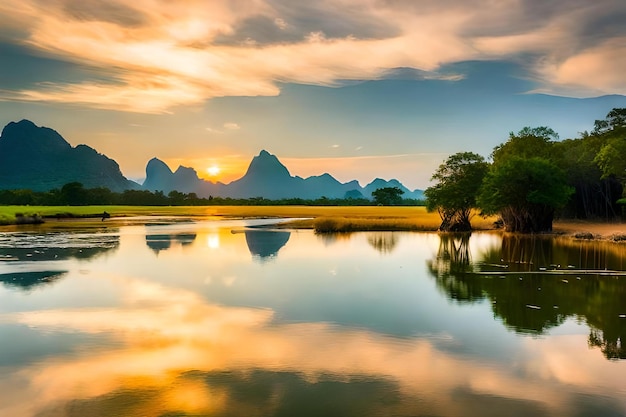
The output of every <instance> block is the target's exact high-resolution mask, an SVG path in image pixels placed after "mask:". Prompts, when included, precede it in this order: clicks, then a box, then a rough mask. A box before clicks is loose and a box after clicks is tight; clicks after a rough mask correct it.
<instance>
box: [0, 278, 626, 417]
mask: <svg viewBox="0 0 626 417" xmlns="http://www.w3.org/2000/svg"><path fill="white" fill-rule="evenodd" d="M124 283H125V288H126V291H127V294H126V295H125V297H124V301H123V302H122V304H121V305H120V306H119V307H118V308H117V309H115V310H111V309H108V308H100V309H98V308H94V309H89V310H87V311H73V310H71V309H70V310H68V309H50V310H46V311H39V312H26V313H21V314H16V315H13V316H8V317H7V316H6V315H5V317H3V318H4V319H7V318H12V319H13V320H14V321H15V322H17V323H21V324H24V325H27V326H29V327H31V328H36V329H41V331H47V332H50V331H58V329H65V331H69V332H81V333H87V334H107V335H109V337H111V338H112V339H114V340H117V341H118V342H117V343H115V344H113V345H112V346H106V348H104V347H103V346H102V345H101V344H100V345H97V346H92V347H91V348H90V349H78V350H77V351H76V352H75V353H74V354H73V355H71V356H55V357H51V358H49V359H41V360H39V361H37V363H33V364H32V365H30V366H26V367H21V368H19V372H18V373H15V374H13V373H8V374H7V373H6V372H5V374H4V376H3V380H2V384H0V386H1V387H2V389H3V394H4V395H5V398H8V399H10V401H8V402H6V403H5V405H4V406H3V407H4V408H2V411H4V412H5V413H7V414H6V415H12V416H20V417H21V416H27V415H58V412H59V410H63V413H62V414H61V415H64V416H85V415H124V416H128V417H134V416H144V415H210V416H226V415H250V416H281V415H338V416H375V415H397V416H415V415H421V416H428V415H455V416H474V415H481V416H484V415H493V416H500V415H510V410H511V408H514V409H515V410H516V413H518V414H519V415H572V414H571V413H570V411H569V410H570V407H571V405H572V404H576V407H575V408H576V412H577V414H576V415H581V414H580V412H583V414H582V415H587V414H588V413H589V412H591V411H592V410H596V411H600V412H601V414H602V415H622V414H621V413H622V412H623V411H624V410H623V408H622V406H621V405H620V403H619V402H617V401H615V400H612V399H610V398H609V399H607V398H606V397H603V396H602V390H610V389H611V387H616V386H619V384H620V382H621V379H622V375H621V374H619V373H616V372H609V368H608V362H606V361H603V362H598V361H597V360H593V358H587V360H585V361H582V363H581V352H580V351H576V350H571V349H563V348H562V346H563V345H562V344H561V343H559V341H558V340H553V341H552V342H551V343H548V341H538V340H537V341H534V342H531V344H530V345H529V350H530V351H531V352H530V353H532V352H533V351H534V354H536V355H537V356H538V355H543V356H545V357H544V358H543V359H544V360H545V362H546V363H559V364H560V366H559V367H558V368H555V369H551V368H550V367H547V368H545V369H533V367H532V365H531V364H527V365H525V367H522V368H519V367H511V366H508V365H507V366H500V367H484V366H482V364H481V363H480V362H479V361H478V362H470V361H467V360H466V359H465V358H464V357H463V356H459V355H454V354H450V353H446V352H445V351H442V350H440V349H438V348H437V347H436V345H435V344H434V343H432V341H430V340H428V339H425V338H411V339H405V340H402V339H395V338H390V337H385V336H384V335H381V334H377V333H375V332H371V331H367V330H365V329H351V328H342V327H338V326H333V325H331V324H327V323H282V324H281V323H276V322H274V320H273V316H274V314H273V312H272V311H270V310H263V309H253V308H241V307H225V306H219V305H215V304H211V303H207V302H206V301H205V300H203V299H202V297H199V296H198V295H196V294H194V293H191V292H188V291H185V290H180V289H175V288H172V287H164V286H160V285H155V284H151V283H148V282H143V281H139V280H131V281H128V280H124ZM555 342H556V343H555ZM538 343H541V346H539V345H538ZM565 346H567V344H565ZM561 367H565V370H566V369H574V368H575V369H576V372H575V374H568V373H567V372H563V371H564V370H563V369H562V368H561ZM9 369H10V368H9ZM85 370H89V372H85ZM93 375H97V376H98V377H97V378H94V377H93ZM581 376H582V378H581ZM591 381H592V382H593V386H595V387H600V388H599V389H600V391H599V392H594V391H589V390H588V386H589V384H590V382H591ZM563 383H566V384H569V385H572V386H574V387H575V388H576V389H580V390H582V392H584V393H585V394H584V396H585V400H584V401H581V402H580V404H577V402H578V401H580V399H579V398H577V394H573V393H571V392H569V391H567V392H564V391H563V389H562V388H561V384H563ZM34 393H37V395H34ZM452 397H454V398H455V401H450V398H452ZM585 413H587V414H585Z"/></svg>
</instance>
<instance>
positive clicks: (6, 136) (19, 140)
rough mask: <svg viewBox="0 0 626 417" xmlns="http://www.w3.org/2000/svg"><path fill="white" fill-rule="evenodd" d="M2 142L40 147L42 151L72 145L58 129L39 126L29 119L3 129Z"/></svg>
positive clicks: (55, 149) (22, 146)
mask: <svg viewBox="0 0 626 417" xmlns="http://www.w3.org/2000/svg"><path fill="white" fill-rule="evenodd" d="M0 143H1V144H2V145H4V146H11V147H16V148H17V149H22V148H23V149H29V150H31V149H40V150H41V151H42V152H55V151H56V152H58V151H66V150H68V149H70V148H71V147H72V145H70V144H69V143H68V142H67V141H66V140H65V139H63V137H62V136H61V135H59V134H58V133H57V131H56V130H52V129H50V128H47V127H39V126H37V125H36V124H35V123H33V122H31V121H30V120H27V119H22V120H20V121H19V122H10V123H9V124H7V125H6V126H5V127H4V129H2V134H1V135H0Z"/></svg>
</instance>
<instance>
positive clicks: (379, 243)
mask: <svg viewBox="0 0 626 417" xmlns="http://www.w3.org/2000/svg"><path fill="white" fill-rule="evenodd" d="M367 242H368V243H369V244H370V245H371V246H372V247H373V248H374V249H376V250H377V251H378V252H380V253H391V252H392V251H393V249H394V248H395V247H396V245H397V244H398V234H397V233H394V232H372V233H370V234H369V235H368V236H367Z"/></svg>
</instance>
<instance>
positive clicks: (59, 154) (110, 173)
mask: <svg viewBox="0 0 626 417" xmlns="http://www.w3.org/2000/svg"><path fill="white" fill-rule="evenodd" d="M74 181H77V182H80V183H82V184H83V185H84V186H85V187H86V188H94V187H107V188H109V189H110V190H112V191H123V190H126V189H136V188H139V185H138V184H137V183H135V182H133V181H130V180H128V179H126V178H125V177H124V176H123V175H122V173H121V171H120V168H119V165H118V164H117V162H115V161H114V160H113V159H110V158H108V157H107V156H105V155H102V154H100V153H98V152H97V151H96V150H94V149H93V148H90V147H89V146H87V145H78V146H76V147H72V146H71V145H70V144H69V143H68V142H67V141H66V140H65V139H64V138H63V137H62V136H61V135H60V134H59V133H57V132H56V131H54V130H52V129H50V128H47V127H39V126H36V125H35V124H34V123H33V122H31V121H29V120H22V121H20V122H11V123H9V124H8V125H6V126H5V127H4V129H3V130H2V135H0V189H13V190H15V189H30V190H33V191H48V190H51V189H54V188H61V187H62V186H63V185H64V184H67V183H69V182H74Z"/></svg>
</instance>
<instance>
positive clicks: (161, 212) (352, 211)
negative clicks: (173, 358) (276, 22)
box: [0, 206, 626, 240]
mask: <svg viewBox="0 0 626 417" xmlns="http://www.w3.org/2000/svg"><path fill="white" fill-rule="evenodd" d="M105 212H106V213H107V214H108V215H109V216H110V217H107V216H104V213H105ZM20 214H21V215H23V216H38V218H41V219H43V220H44V223H43V224H37V225H16V224H12V225H4V226H0V230H16V229H23V228H25V227H36V228H39V229H41V228H43V229H51V230H62V229H74V228H89V229H93V228H110V227H119V226H125V225H136V224H150V223H158V222H163V221H190V220H200V219H202V220H219V219H240V218H278V219H287V218H291V219H299V220H294V221H290V222H285V223H282V224H281V225H280V227H289V228H296V229H319V230H325V231H328V232H333V231H335V232H337V231H339V232H341V231H343V232H350V231H368V230H369V231H426V232H435V231H437V229H438V227H439V224H440V218H439V215H438V214H437V213H429V212H427V211H426V208H425V207H415V206H409V207H407V206H161V207H155V206H58V207H48V206H46V207H34V206H2V207H0V218H2V219H4V220H5V222H11V220H14V219H16V215H20ZM495 220H496V218H495V217H488V218H483V217H480V216H474V218H473V219H472V226H473V227H474V230H477V231H486V230H495V229H494V222H495ZM553 232H554V234H558V235H564V236H571V237H573V238H587V239H609V240H626V223H605V222H591V221H581V220H557V221H555V222H554V228H553ZM622 236H623V237H624V238H623V239H622V238H621V237H622Z"/></svg>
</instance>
